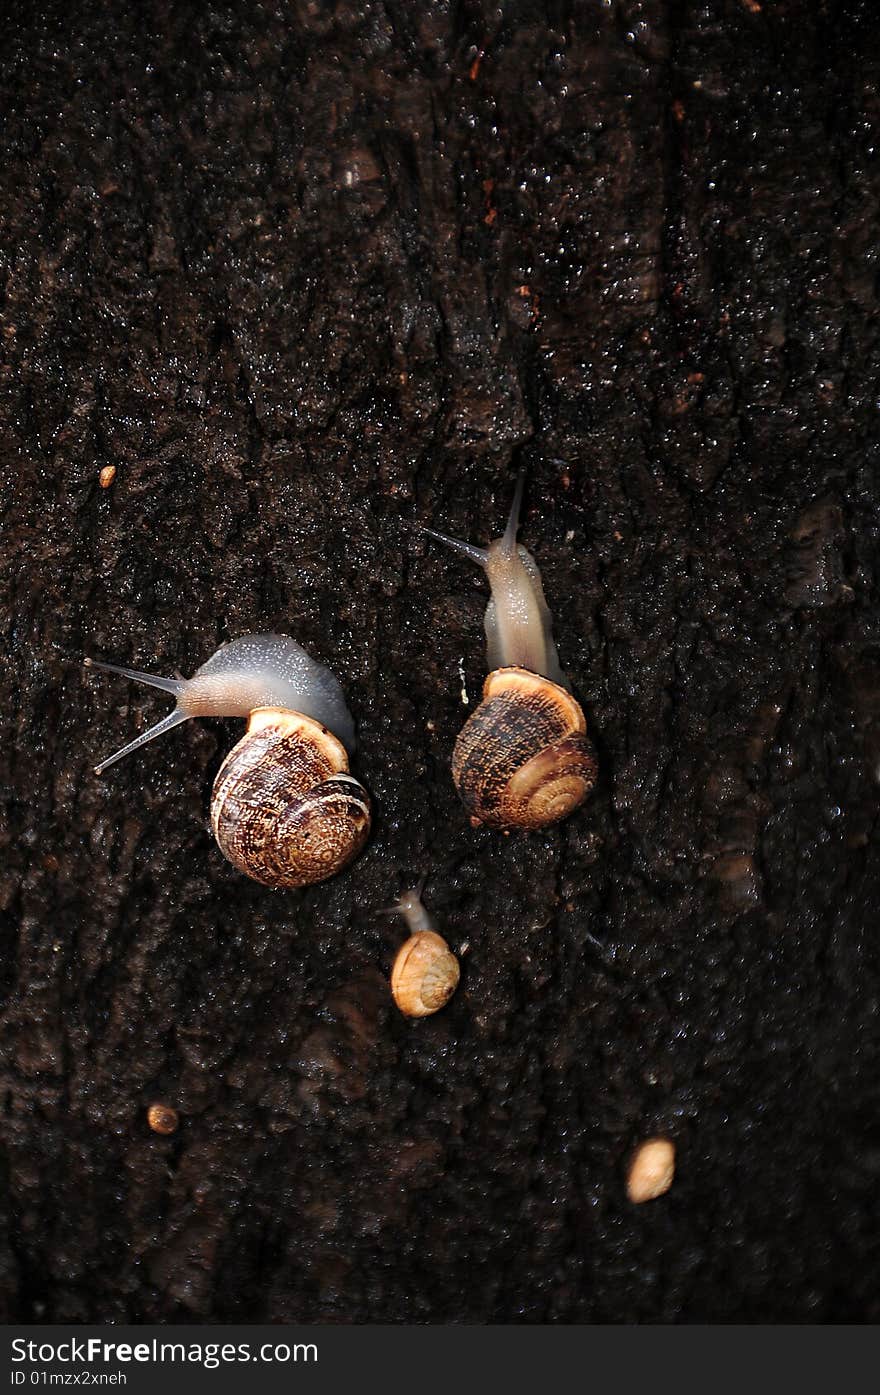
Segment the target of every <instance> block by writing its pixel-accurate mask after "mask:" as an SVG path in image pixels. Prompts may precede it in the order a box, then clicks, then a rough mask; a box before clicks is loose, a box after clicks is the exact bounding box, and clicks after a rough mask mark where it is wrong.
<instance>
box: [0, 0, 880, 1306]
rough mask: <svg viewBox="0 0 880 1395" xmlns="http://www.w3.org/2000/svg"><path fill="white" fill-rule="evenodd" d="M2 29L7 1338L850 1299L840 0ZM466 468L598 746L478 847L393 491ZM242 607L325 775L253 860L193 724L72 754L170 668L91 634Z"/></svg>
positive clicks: (870, 289)
mask: <svg viewBox="0 0 880 1395" xmlns="http://www.w3.org/2000/svg"><path fill="white" fill-rule="evenodd" d="M0 23H2V26H3V28H4V31H5V32H4V33H3V36H2V37H3V42H2V50H0V52H2V54H3V58H2V78H0V91H2V104H3V109H4V136H3V149H4V156H5V158H4V160H3V165H2V172H0V179H2V186H3V187H2V194H0V228H2V234H0V245H2V275H3V279H2V286H3V302H2V323H0V328H2V335H3V337H2V351H0V353H2V358H0V366H2V382H0V412H2V422H3V424H2V446H0V449H2V470H0V486H2V491H3V494H2V508H3V538H4V566H3V597H2V605H0V622H2V628H3V638H4V649H5V657H6V659H7V664H6V665H5V672H4V673H3V675H2V698H3V710H4V712H5V713H6V718H7V728H6V738H5V740H4V742H3V747H2V752H0V815H2V818H0V827H2V832H0V837H2V847H3V863H4V875H3V877H2V881H0V909H2V926H3V953H2V956H0V1072H2V1074H0V1083H2V1113H0V1121H2V1123H0V1128H2V1188H0V1213H2V1215H3V1217H4V1238H3V1241H2V1249H0V1274H2V1279H0V1290H2V1293H3V1296H4V1301H5V1316H6V1317H7V1319H10V1320H26V1321H34V1320H38V1319H40V1318H42V1319H45V1320H54V1321H68V1322H80V1321H86V1320H89V1321H100V1320H106V1321H117V1322H118V1321H126V1320H129V1321H163V1322H174V1321H184V1320H187V1319H197V1320H202V1319H204V1320H210V1321H224V1320H232V1319H242V1320H249V1319H250V1320H265V1321H282V1320H287V1321H300V1320H302V1321H334V1322H337V1321H358V1322H372V1321H381V1322H397V1321H416V1322H450V1321H451V1322H477V1323H482V1322H488V1321H495V1322H572V1321H631V1320H643V1321H659V1322H673V1321H705V1320H720V1321H725V1320H745V1321H749V1320H751V1321H766V1320H788V1321H797V1322H809V1321H828V1320H849V1321H876V1320H877V1319H878V1317H880V1310H878V1298H877V1294H878V1292H880V1286H878V1278H880V1274H878V1254H880V1233H878V1221H877V1211H876V1203H875V1198H876V1188H877V1179H878V1171H880V1126H878V1123H877V1108H876V1106H877V1092H878V1085H877V1081H878V1078H880V1071H878V1064H880V1061H878V1056H880V1052H878V1031H877V1005H878V996H880V972H878V969H880V966H878V948H877V936H876V933H875V930H876V905H877V901H878V893H880V887H878V851H877V837H876V824H877V783H878V779H880V633H878V619H877V616H878V553H877V535H878V524H877V503H878V475H877V454H878V447H877V439H878V438H877V400H876V384H877V373H878V342H877V325H878V319H877V241H876V228H877V226H878V214H880V210H878V194H880V175H878V169H877V163H876V158H875V145H876V140H877V118H878V110H877V108H878V97H877V92H878V77H880V71H878V70H880V64H878V52H877V39H876V23H875V17H874V14H873V6H872V5H871V4H870V3H868V2H867V0H865V3H858V0H842V3H838V4H836V5H833V6H832V5H825V4H823V3H815V0H813V2H812V3H811V0H778V3H771V0H760V2H759V0H705V2H704V3H701V4H696V3H691V0H643V3H639V0H631V2H630V3H624V0H604V2H603V3H588V0H581V3H577V0H558V3H556V2H555V0H544V2H543V3H541V0H531V2H530V0H511V3H508V4H505V5H504V6H498V5H495V4H488V3H478V0H473V3H470V2H469V3H465V4H462V5H453V4H450V3H440V0H438V2H437V3H431V0H425V3H419V4H408V3H405V0H385V3H380V0H358V3H346V0H337V3H332V0H327V2H326V3H324V2H323V0H321V2H320V3H317V4H311V3H305V0H303V3H287V0H285V3H281V0H268V2H267V3H266V4H264V5H261V6H253V5H250V4H247V3H244V0H227V2H226V3H217V4H208V5H198V6H189V5H185V4H178V5H174V4H171V3H162V2H161V0H151V3H147V4H144V5H142V6H139V7H124V6H123V7H119V6H106V5H103V4H101V3H99V0H94V3H91V4H82V5H80V6H79V7H74V13H73V15H72V16H71V7H70V6H60V5H59V6H58V7H57V9H56V8H49V7H45V6H44V7H43V8H42V9H39V10H38V13H36V14H35V12H34V6H33V5H31V4H28V5H25V4H24V3H23V0H21V3H17V4H16V3H13V4H12V5H11V6H9V7H8V8H7V9H6V11H5V16H4V18H3V20H2V21H0ZM515 464H526V465H527V466H528V470H529V485H528V492H527V499H526V510H525V518H524V524H523V529H522V539H523V541H524V543H525V544H526V545H527V546H528V547H529V548H530V549H531V550H532V551H533V552H534V553H535V555H536V557H537V560H538V562H539V565H540V566H541V568H542V574H543V579H544V585H545V589H546V592H547V596H548V600H549V603H550V606H551V608H552V609H553V612H554V617H555V622H556V640H557V644H558V647H559V651H560V656H561V659H562V662H563V664H564V665H565V667H566V670H567V672H568V674H569V676H570V678H571V680H572V684H573V687H574V690H575V693H576V694H577V696H578V698H579V700H580V701H581V702H582V704H583V706H584V708H585V710H586V711H587V714H588V722H589V727H590V732H591V735H592V736H593V738H594V740H595V741H596V744H597V747H598V750H599V756H600V766H601V770H600V781H599V786H598V788H597V791H596V793H595V794H594V795H593V798H592V800H591V801H590V803H589V804H588V805H587V806H586V807H585V809H584V810H582V811H581V812H580V813H578V814H576V815H575V816H574V817H572V818H571V819H570V820H569V821H567V822H566V823H565V824H563V825H561V826H559V827H558V828H556V829H552V830H549V831H547V832H546V833H544V834H541V835H532V836H528V837H521V836H515V835H514V836H510V837H504V836H500V835H498V834H496V833H492V832H489V831H485V830H483V831H479V830H477V831H475V830H473V829H472V828H471V827H470V826H469V823H468V820H467V818H466V817H465V815H464V813H463V810H462V809H461V807H460V806H459V804H458V802H457V800H456V798H455V793H454V790H453V788H452V784H451V780H450V775H449V760H450V755H451V751H452V747H453V743H454V740H455V736H456V733H457V731H458V730H459V728H460V726H461V725H462V723H463V721H464V719H465V716H466V715H467V710H473V703H474V701H475V700H476V698H477V694H478V692H479V687H480V684H481V681H482V676H483V671H484V670H483V633H482V612H483V608H484V605H485V600H486V588H485V582H484V580H483V579H482V577H481V576H480V575H479V574H477V572H476V570H475V569H474V570H473V572H472V571H471V570H469V569H468V568H467V567H466V565H465V564H464V563H463V562H461V561H460V560H459V559H457V558H455V557H454V556H452V555H448V556H447V555H441V554H440V551H439V549H436V548H434V547H433V545H426V544H425V543H424V542H423V541H422V540H420V539H418V537H417V536H416V535H414V534H413V533H412V532H411V531H409V530H408V529H407V528H406V526H405V525H406V524H407V523H408V522H409V521H411V520H419V521H422V522H430V523H432V524H433V525H434V526H437V527H440V528H443V529H445V530H447V531H449V532H451V533H453V534H456V535H457V536H460V537H464V538H468V539H471V540H473V541H476V542H484V541H485V540H486V539H488V538H489V537H491V536H497V534H498V533H499V532H500V530H501V527H502V524H503V519H504V515H505V513H506V509H507V505H508V502H509V496H510V490H511V482H512V467H513V466H514V465H515ZM111 467H112V468H114V469H115V477H114V478H113V480H112V482H111V483H109V484H108V485H107V487H103V486H102V483H101V481H100V479H99V476H100V475H101V472H102V470H103V471H106V470H108V469H109V468H111ZM103 478H104V481H106V479H107V476H106V474H105V475H104V477H103ZM273 628H277V629H279V630H281V631H284V632H289V633H291V634H293V635H294V636H295V637H296V638H297V639H299V640H300V641H301V642H302V643H303V644H304V645H305V646H306V647H307V648H309V650H310V651H311V652H312V653H313V654H314V655H315V656H316V657H318V658H320V659H321V660H322V661H324V662H326V663H329V664H330V666H331V667H332V668H333V669H334V671H335V672H336V673H337V675H338V676H339V678H340V679H341V681H342V682H343V685H344V687H345V689H346V691H347V693H348V694H349V697H350V700H351V705H352V708H353V710H354V713H355V716H356V720H357V723H358V728H359V742H360V745H359V751H358V754H357V757H356V760H355V766H354V768H355V772H356V773H357V775H358V777H359V778H361V779H362V780H363V781H364V783H365V784H366V785H367V786H368V787H369V788H370V790H371V791H372V793H373V796H374V798H375V801H376V817H375V821H374V833H373V837H372V841H371V844H370V846H369V848H368V850H367V852H366V853H365V854H364V855H363V856H362V857H361V859H360V860H359V861H358V862H357V864H356V865H355V866H354V867H353V868H352V869H351V871H350V872H349V873H347V874H346V875H344V876H342V877H340V878H338V879H336V880H334V881H331V882H328V883H326V884H325V885H322V886H317V887H313V888H311V889H309V890H307V891H304V892H301V893H293V892H291V893H287V894H283V893H277V894H273V893H272V892H269V891H267V890H266V889H265V888H263V887H260V886H258V885H256V884H254V883H251V882H249V881H247V880H246V879H245V878H244V877H242V876H240V875H239V874H237V873H236V872H235V871H234V869H233V868H232V867H230V866H229V865H228V864H226V863H225V862H224V861H223V859H222V857H221V856H220V854H219V852H218V851H217V849H216V847H215V845H214V843H213V841H212V839H211V837H210V832H209V830H208V826H207V810H208V795H209V791H210V786H211V781H212V779H213V776H214V774H215V772H216V770H217V768H218V766H219V764H220V762H221V760H222V758H223V755H224V753H225V751H226V750H228V748H229V745H230V744H231V742H232V741H233V740H234V739H236V737H237V735H238V732H239V729H240V728H239V725H238V724H236V723H233V722H219V723H218V722H209V721H205V722H202V723H195V722H193V723H190V724H188V725H187V726H185V727H183V728H181V729H180V730H178V731H176V732H174V733H172V734H171V735H169V736H167V737H166V738H165V739H164V740H163V742H161V743H157V744H156V745H154V746H150V747H146V748H145V749H144V750H143V751H141V752H138V753H137V754H136V755H134V756H132V757H131V758H129V760H128V761H126V762H125V763H120V765H119V766H117V767H114V768H112V769H111V770H109V771H108V772H107V775H106V776H105V777H104V778H103V779H102V780H99V779H97V778H96V777H95V776H94V775H93V773H92V767H93V765H94V764H95V763H96V760H97V759H99V758H100V757H102V756H104V755H106V754H109V753H110V752H111V751H112V750H114V749H115V748H116V747H117V746H119V745H122V744H123V742H124V740H126V739H127V738H128V737H129V736H131V735H132V734H134V733H135V732H136V731H138V730H140V729H142V727H143V726H144V725H146V724H147V723H148V722H149V721H152V720H155V719H156V717H158V716H159V715H160V714H161V712H162V711H163V710H164V706H163V703H164V699H162V698H161V697H160V696H159V695H156V694H151V693H148V692H147V691H146V690H142V691H141V690H138V691H136V690H134V689H133V688H129V686H128V685H126V684H125V683H123V682H122V681H121V680H116V679H112V678H110V677H108V676H95V677H87V676H86V674H85V673H84V671H83V669H82V668H81V659H82V657H83V656H84V655H92V656H94V657H98V658H107V659H111V660H116V661H117V662H119V663H123V664H130V665H132V666H135V667H139V668H144V669H149V670H151V671H154V672H157V673H163V674H171V673H174V672H175V670H180V671H182V672H184V673H187V674H189V673H191V672H192V671H193V670H194V669H195V668H196V667H197V666H198V665H199V664H200V663H201V662H203V661H204V660H205V659H206V658H207V657H208V655H209V654H210V653H212V652H213V650H214V649H215V648H216V646H217V644H218V643H219V642H220V641H221V640H223V639H226V638H230V637H233V636H236V635H240V634H245V633H249V632H263V631H266V630H270V629H273ZM462 689H463V690H464V691H465V693H466V694H467V697H468V701H469V704H470V706H469V708H468V709H467V710H466V709H465V707H464V705H463V702H462V698H461V696H460V693H461V692H462ZM421 873H427V874H428V878H429V880H428V886H427V890H426V893H425V895H426V900H427V902H428V904H429V905H430V907H431V908H432V910H433V912H434V914H435V915H436V917H437V920H438V923H439V925H440V926H441V928H442V929H443V931H444V933H445V935H446V937H447V938H448V939H449V941H450V943H451V944H452V946H453V948H460V947H461V946H462V945H463V944H465V943H467V944H468V945H469V947H470V948H469V951H468V952H467V954H466V956H465V957H464V961H463V962H464V973H463V980H462V985H461V987H460V988H459V991H458V993H457V994H456V996H455V997H454V999H453V1000H452V1002H451V1003H450V1005H449V1006H448V1007H447V1008H446V1009H445V1010H444V1011H443V1012H442V1013H440V1014H438V1015H437V1016H436V1017H432V1018H428V1019H425V1020H424V1021H422V1022H417V1023H412V1022H408V1021H406V1020H404V1019H403V1018H402V1017H400V1016H399V1014H397V1013H396V1012H395V1010H394V1008H393V1006H392V1005H391V1002H390V997H389V993H388V985H387V976H388V971H389V968H390V964H391V961H392V959H393V955H394V952H395V949H396V947H397V945H398V944H399V942H400V939H401V937H402V932H401V927H399V926H398V925H397V924H396V923H395V922H393V921H388V920H385V919H382V918H380V917H378V916H377V915H376V914H375V911H376V910H378V909H379V908H381V907H383V906H386V905H388V904H389V903H390V902H391V901H392V900H393V899H394V897H395V896H396V895H397V894H398V893H399V891H400V889H401V888H402V887H403V886H405V885H411V884H412V883H413V882H414V881H415V880H416V879H417V877H418V876H419V874H421ZM155 1101H162V1102H166V1103H168V1104H170V1105H172V1106H173V1107H174V1108H175V1109H176V1110H177V1111H178V1112H179V1116H180V1125H179V1128H178V1129H177V1131H176V1132H174V1133H173V1134H171V1135H167V1136H162V1135H159V1134H155V1133H153V1132H151V1131H150V1129H149V1127H148V1125H147V1122H146V1110H147V1107H148V1106H149V1105H150V1104H151V1103H153V1102H155ZM658 1133H659V1134H664V1135H667V1136H670V1137H672V1138H673V1139H674V1140H675V1142H676V1146H677V1157H678V1163H677V1174H676V1178H675V1181H674V1183H673V1186H672V1189H671V1191H670V1192H669V1193H668V1194H667V1195H666V1196H665V1197H663V1198H661V1199H658V1200H656V1201H653V1202H651V1203H649V1204H647V1205H645V1206H643V1207H634V1206H632V1205H631V1204H630V1203H629V1202H628V1201H627V1199H626V1194H625V1170H626V1161H627V1157H628V1154H629V1152H630V1150H631V1148H632V1146H633V1145H634V1144H635V1143H636V1142H637V1141H638V1140H639V1139H640V1138H643V1137H646V1136H648V1135H649V1134H658Z"/></svg>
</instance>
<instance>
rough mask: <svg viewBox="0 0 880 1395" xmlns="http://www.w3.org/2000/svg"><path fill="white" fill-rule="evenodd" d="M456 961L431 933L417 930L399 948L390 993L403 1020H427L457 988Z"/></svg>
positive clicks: (445, 946) (392, 972)
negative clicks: (422, 1018) (403, 1016)
mask: <svg viewBox="0 0 880 1395" xmlns="http://www.w3.org/2000/svg"><path fill="white" fill-rule="evenodd" d="M460 973H461V970H460V969H459V967H458V960H457V959H456V957H455V955H454V954H453V953H452V950H451V949H450V948H449V945H448V944H447V943H446V941H445V940H444V939H443V936H442V935H437V934H435V932H434V931H433V930H419V931H418V932H417V933H416V934H415V935H410V937H409V939H408V940H407V941H406V943H405V944H403V945H401V947H400V949H399V950H398V953H397V958H396V959H395V961H394V967H393V969H392V970H391V992H392V994H393V996H394V1001H395V1003H396V1004H397V1006H398V1007H399V1008H400V1011H401V1012H402V1013H404V1014H405V1015H406V1016H407V1017H429V1016H430V1015H431V1013H432V1012H439V1011H440V1009H441V1008H442V1007H445V1006H446V1004H447V1003H448V1002H449V999H450V998H451V997H452V995H453V993H454V992H455V990H456V988H457V987H458V980H459V975H460Z"/></svg>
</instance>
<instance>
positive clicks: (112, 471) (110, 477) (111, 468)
mask: <svg viewBox="0 0 880 1395" xmlns="http://www.w3.org/2000/svg"><path fill="white" fill-rule="evenodd" d="M115 478H116V466H115V465H105V466H104V468H103V470H102V471H101V473H100V475H99V476H98V480H99V482H100V485H101V488H102V489H109V488H110V486H111V484H112V483H113V481H114V480H115Z"/></svg>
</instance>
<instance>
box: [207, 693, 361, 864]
mask: <svg viewBox="0 0 880 1395" xmlns="http://www.w3.org/2000/svg"><path fill="white" fill-rule="evenodd" d="M211 828H212V830H213V833H214V837H215V838H216V839H217V843H218V845H219V847H220V851H221V852H222V853H223V855H224V857H227V858H228V859H229V861H230V862H231V863H232V864H233V865H234V866H235V867H237V868H238V869H239V871H241V872H244V873H245V874H246V875H247V876H249V877H252V878H253V879H254V880H255V881H258V882H262V883H263V885H264V886H271V887H277V888H282V887H299V886H309V885H311V884H312V883H313V882H321V881H325V880H326V878H328V877H332V876H335V874H336V873H337V872H340V871H342V869H343V868H344V867H347V866H348V864H349V863H350V862H351V861H352V860H353V859H354V858H355V857H356V856H357V854H358V853H359V852H360V850H361V848H362V847H363V845H364V843H365V842H366V840H367V836H368V834H369V831H370V800H369V796H368V795H367V792H366V790H365V789H364V788H363V786H362V785H361V784H359V783H358V781H357V780H355V779H354V778H353V776H351V775H349V773H348V756H347V755H346V752H345V748H344V746H343V745H342V743H341V742H340V741H338V740H337V739H336V737H335V736H333V735H332V733H331V732H329V731H327V729H326V728H325V727H322V726H321V724H320V723H319V722H315V721H313V720H312V719H311V718H310V717H305V716H303V715H302V714H301V713H297V712H285V711H282V710H280V709H273V708H259V709H257V710H256V711H255V712H253V713H252V714H251V719H250V722H249V725H248V729H247V732H246V733H245V735H244V736H243V737H242V739H241V741H239V743H238V745H237V746H234V747H233V748H232V750H231V751H230V752H229V755H228V756H227V757H226V759H225V761H224V762H223V764H222V765H221V767H220V769H219V771H218V772H217V778H216V780H215V781H214V789H213V792H212V795H211Z"/></svg>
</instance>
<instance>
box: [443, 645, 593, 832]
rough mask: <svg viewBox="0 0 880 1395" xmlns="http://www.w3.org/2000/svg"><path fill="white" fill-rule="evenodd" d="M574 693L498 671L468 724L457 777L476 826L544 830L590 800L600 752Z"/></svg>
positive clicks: (458, 748)
mask: <svg viewBox="0 0 880 1395" xmlns="http://www.w3.org/2000/svg"><path fill="white" fill-rule="evenodd" d="M586 731H587V723H586V719H585V717H584V714H583V710H582V708H581V706H580V704H579V703H577V702H575V700H574V698H573V697H572V696H571V693H567V692H566V691H565V689H564V688H560V687H559V685H558V684H557V683H551V681H550V679H549V678H542V676H541V675H540V674H538V673H531V672H530V671H529V670H528V669H524V668H497V669H495V670H494V671H493V672H492V673H490V674H489V676H488V678H487V679H486V682H485V684H484V685H483V701H482V702H481V703H480V705H479V707H478V708H477V710H476V712H474V714H473V716H472V717H470V718H469V719H468V721H467V722H466V723H465V725H464V726H463V728H462V730H461V732H460V733H459V737H458V740H457V741H456V743H455V750H454V751H453V754H452V778H453V779H454V781H455V787H456V789H457V790H458V793H459V797H460V799H461V802H462V803H463V804H464V807H465V809H466V810H467V811H468V813H469V814H470V816H471V823H472V824H474V825H475V826H476V825H477V824H487V825H488V826H489V827H490V828H525V829H529V828H545V827H546V826H547V825H548V824H551V823H557V822H558V821H559V820H560V819H564V818H566V817H567V816H568V815H569V814H570V813H571V812H572V810H574V809H576V808H577V807H578V805H579V804H581V803H583V801H584V800H585V799H586V797H587V795H588V794H589V793H590V790H591V789H592V788H593V786H594V784H595V783H596V754H595V751H594V749H593V744H592V742H591V741H590V740H589V738H588V737H587V734H586Z"/></svg>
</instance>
